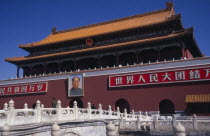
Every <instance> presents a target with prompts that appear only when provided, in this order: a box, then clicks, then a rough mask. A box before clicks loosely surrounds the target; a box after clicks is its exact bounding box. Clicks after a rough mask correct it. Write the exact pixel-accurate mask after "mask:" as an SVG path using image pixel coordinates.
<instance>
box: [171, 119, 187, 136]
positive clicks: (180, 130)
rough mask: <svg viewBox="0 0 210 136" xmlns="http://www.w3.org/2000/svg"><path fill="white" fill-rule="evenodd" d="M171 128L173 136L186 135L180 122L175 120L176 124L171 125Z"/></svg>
mask: <svg viewBox="0 0 210 136" xmlns="http://www.w3.org/2000/svg"><path fill="white" fill-rule="evenodd" d="M173 130H174V136H186V131H185V127H184V126H183V125H182V124H181V123H180V122H177V124H176V125H175V126H174V127H173Z"/></svg>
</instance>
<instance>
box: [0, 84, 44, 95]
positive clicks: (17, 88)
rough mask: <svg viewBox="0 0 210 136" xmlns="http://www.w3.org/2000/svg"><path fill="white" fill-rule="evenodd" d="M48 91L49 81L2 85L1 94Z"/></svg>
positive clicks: (0, 87)
mask: <svg viewBox="0 0 210 136" xmlns="http://www.w3.org/2000/svg"><path fill="white" fill-rule="evenodd" d="M41 92H47V82H41V83H28V84H13V85H6V86H0V96H2V95H15V94H28V93H41Z"/></svg>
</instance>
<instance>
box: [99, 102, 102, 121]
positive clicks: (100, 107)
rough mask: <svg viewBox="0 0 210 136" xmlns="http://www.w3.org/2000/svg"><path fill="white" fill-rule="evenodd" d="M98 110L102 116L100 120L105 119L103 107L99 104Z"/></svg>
mask: <svg viewBox="0 0 210 136" xmlns="http://www.w3.org/2000/svg"><path fill="white" fill-rule="evenodd" d="M98 110H99V114H100V118H101V119H102V118H103V110H102V105H101V104H100V103H99V104H98Z"/></svg>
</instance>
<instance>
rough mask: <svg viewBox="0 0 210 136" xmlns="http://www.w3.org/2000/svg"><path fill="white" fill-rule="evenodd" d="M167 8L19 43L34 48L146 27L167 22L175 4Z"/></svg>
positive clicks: (21, 46)
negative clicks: (39, 39) (35, 40)
mask: <svg viewBox="0 0 210 136" xmlns="http://www.w3.org/2000/svg"><path fill="white" fill-rule="evenodd" d="M166 5H167V7H166V8H165V9H161V10H157V11H152V12H148V13H144V14H138V15H134V16H129V17H125V18H120V19H116V20H111V21H107V22H102V23H97V24H93V25H87V26H82V27H78V28H73V29H68V30H63V31H57V32H53V33H51V34H50V35H49V36H48V37H46V38H45V39H43V40H41V41H38V42H35V43H31V44H25V45H19V47H20V48H33V47H37V46H43V45H47V44H53V43H58V42H63V41H69V40H73V39H78V38H87V37H92V36H95V35H100V34H106V33H110V32H117V31H122V30H128V29H132V28H138V27H144V26H149V25H153V24H158V23H162V22H165V21H166V20H167V19H168V18H170V17H172V15H173V14H174V8H173V4H172V3H170V2H168V3H166Z"/></svg>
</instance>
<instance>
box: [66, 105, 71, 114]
mask: <svg viewBox="0 0 210 136" xmlns="http://www.w3.org/2000/svg"><path fill="white" fill-rule="evenodd" d="M67 113H68V114H70V113H71V112H70V107H69V106H67Z"/></svg>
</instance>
